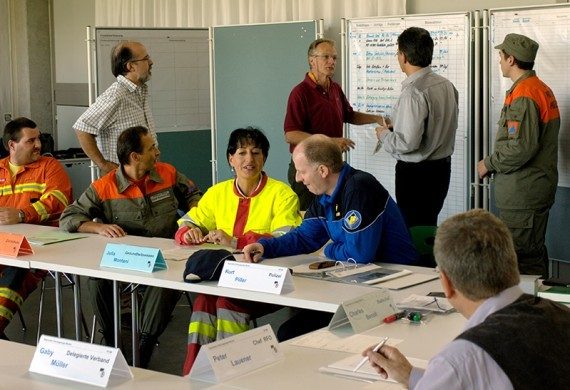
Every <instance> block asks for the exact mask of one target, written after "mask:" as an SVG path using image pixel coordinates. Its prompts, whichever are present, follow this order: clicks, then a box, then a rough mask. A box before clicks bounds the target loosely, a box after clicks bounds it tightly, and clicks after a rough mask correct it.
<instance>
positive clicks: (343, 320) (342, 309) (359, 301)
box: [329, 289, 395, 333]
mask: <svg viewBox="0 0 570 390" xmlns="http://www.w3.org/2000/svg"><path fill="white" fill-rule="evenodd" d="M394 311H395V310H394V305H393V304H392V300H391V299H390V292H389V291H388V290H387V289H378V290H377V291H373V292H371V293H368V294H365V295H362V296H360V297H358V298H354V299H351V300H349V301H345V302H342V304H341V305H340V306H339V308H338V309H337V311H336V313H335V314H334V316H333V318H332V319H331V322H330V324H329V329H330V330H332V329H336V328H339V327H341V326H344V325H347V324H350V326H351V327H352V329H353V330H354V332H355V333H360V332H364V331H365V330H368V329H371V328H373V327H375V326H378V325H380V323H381V322H382V320H383V319H384V318H385V317H387V316H389V315H390V314H394Z"/></svg>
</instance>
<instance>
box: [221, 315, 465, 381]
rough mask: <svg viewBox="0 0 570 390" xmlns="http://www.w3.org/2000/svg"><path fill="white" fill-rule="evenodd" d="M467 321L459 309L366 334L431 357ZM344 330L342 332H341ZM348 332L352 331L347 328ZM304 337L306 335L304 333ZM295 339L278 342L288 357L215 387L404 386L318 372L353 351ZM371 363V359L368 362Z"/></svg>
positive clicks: (415, 354)
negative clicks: (418, 322)
mask: <svg viewBox="0 0 570 390" xmlns="http://www.w3.org/2000/svg"><path fill="white" fill-rule="evenodd" d="M464 324H465V319H464V318H463V317H462V316H461V315H460V314H458V313H451V314H446V315H432V317H431V319H430V320H429V321H428V322H426V324H425V325H411V324H408V323H405V322H404V321H402V320H400V321H396V322H394V323H391V324H383V325H380V326H378V327H376V328H373V329H371V330H369V331H367V332H364V333H363V334H367V335H371V336H375V337H376V336H377V338H378V340H380V339H381V337H384V336H388V337H390V338H393V339H401V340H403V342H402V343H400V344H398V345H397V348H398V349H399V350H400V351H402V353H404V355H406V356H409V357H415V358H419V359H425V360H429V359H430V358H431V357H433V356H434V355H435V354H437V352H438V351H440V350H441V349H442V348H443V346H444V345H446V344H447V343H449V342H450V341H452V340H453V339H454V338H455V337H456V336H457V335H459V333H461V329H462V328H463V326H464ZM341 333H343V332H341ZM344 334H345V335H349V334H351V332H347V331H345V332H344ZM301 337H303V336H301ZM293 341H294V340H290V341H287V342H285V343H281V344H279V346H280V347H281V348H282V350H283V352H284V353H285V358H284V359H283V360H282V361H280V362H277V363H275V364H272V365H270V366H267V367H264V368H261V369H259V370H255V371H254V372H251V373H249V374H246V375H243V376H241V377H238V378H235V379H231V380H229V381H226V382H223V383H221V384H218V385H216V386H215V387H214V388H219V389H223V388H238V389H250V390H256V389H259V390H265V389H268V388H271V389H272V390H280V389H283V390H289V389H294V388H303V389H323V388H324V389H355V388H365V389H367V388H370V389H382V388H387V389H392V388H393V389H401V388H402V386H401V385H399V384H393V383H388V382H382V381H379V382H375V383H374V384H368V383H365V382H361V381H356V380H352V379H346V378H342V377H338V376H334V375H330V374H324V373H321V372H319V371H318V370H319V367H322V366H326V365H328V364H331V363H334V362H336V361H338V360H341V359H343V358H346V357H348V356H350V355H351V354H349V353H346V352H338V351H327V350H319V349H314V348H307V347H300V346H295V345H293V344H292V342H293ZM366 364H368V363H366Z"/></svg>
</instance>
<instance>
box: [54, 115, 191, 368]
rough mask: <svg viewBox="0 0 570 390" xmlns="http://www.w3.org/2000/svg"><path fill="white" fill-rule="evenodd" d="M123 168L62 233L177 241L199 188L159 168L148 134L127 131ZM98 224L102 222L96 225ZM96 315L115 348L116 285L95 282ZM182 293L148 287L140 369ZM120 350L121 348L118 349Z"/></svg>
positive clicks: (102, 182) (88, 194)
mask: <svg viewBox="0 0 570 390" xmlns="http://www.w3.org/2000/svg"><path fill="white" fill-rule="evenodd" d="M117 155H118V158H119V162H120V166H119V168H117V169H115V170H113V171H111V172H109V173H108V174H106V175H105V176H103V177H102V178H100V179H99V180H96V181H95V182H93V183H92V184H91V186H90V187H89V188H88V189H87V190H85V192H84V193H83V194H82V195H81V197H80V198H79V199H78V200H76V201H75V202H74V203H73V204H71V205H69V206H68V207H67V208H66V209H65V211H64V212H63V214H62V216H61V220H60V227H61V228H62V229H63V230H67V231H69V232H76V231H78V232H84V233H97V234H100V235H103V236H105V237H110V238H113V237H122V236H124V235H126V234H131V235H137V236H144V237H164V238H171V237H172V236H174V233H175V232H176V229H177V228H178V225H177V224H176V221H177V220H178V217H179V216H178V213H177V211H178V210H182V211H183V212H187V211H188V210H189V209H190V208H191V207H193V206H195V205H196V204H197V203H198V200H199V199H200V196H201V194H200V192H199V191H198V190H197V189H196V187H195V185H194V183H193V182H192V181H190V180H188V179H187V178H186V177H185V176H184V175H182V174H181V173H179V172H177V171H176V168H174V167H173V166H172V165H170V164H166V163H162V162H158V161H157V159H158V156H159V155H160V152H159V150H158V149H157V147H156V141H155V140H154V138H153V137H152V134H151V133H150V131H149V130H148V129H146V128H145V127H142V126H136V127H131V128H128V129H126V130H125V131H123V132H122V133H121V134H120V135H119V138H118V146H117ZM94 218H97V219H99V220H101V222H94V221H93V219H94ZM89 284H90V286H89V288H90V292H91V300H92V305H93V310H94V311H95V312H96V313H97V315H98V318H99V323H100V325H101V327H102V328H103V334H104V336H105V341H106V342H107V344H109V345H112V344H113V343H114V339H115V337H114V332H113V309H112V304H111V302H112V296H111V286H110V284H111V282H110V281H108V280H101V279H91V280H90V283H89ZM179 297H180V292H179V291H175V290H170V289H163V288H158V287H146V291H145V293H144V296H143V300H142V304H141V309H140V311H141V344H140V352H141V354H140V357H141V361H140V365H141V367H147V366H148V363H149V361H150V357H151V354H152V351H153V348H154V345H155V344H156V340H157V338H158V337H159V336H160V334H162V332H163V331H164V329H166V326H167V324H168V321H169V320H170V316H171V314H172V311H173V310H174V308H175V307H176V302H177V301H178V298H179ZM116 344H117V345H118V343H116Z"/></svg>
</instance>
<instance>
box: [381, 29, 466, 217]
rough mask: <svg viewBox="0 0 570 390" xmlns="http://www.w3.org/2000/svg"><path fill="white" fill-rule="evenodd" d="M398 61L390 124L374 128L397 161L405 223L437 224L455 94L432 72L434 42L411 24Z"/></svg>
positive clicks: (445, 185)
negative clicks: (396, 94) (401, 78)
mask: <svg viewBox="0 0 570 390" xmlns="http://www.w3.org/2000/svg"><path fill="white" fill-rule="evenodd" d="M397 42H398V52H397V56H398V62H399V64H400V68H401V69H402V71H403V72H404V73H405V74H406V76H407V78H406V79H405V80H404V81H403V82H402V94H401V95H400V98H399V99H398V102H397V103H396V105H395V106H394V110H393V113H392V125H393V126H388V124H386V123H384V124H383V125H381V126H379V127H377V128H376V134H377V136H378V139H379V140H380V141H381V142H382V143H383V146H384V149H385V150H386V151H387V152H388V153H390V154H391V155H392V156H393V157H394V158H395V159H396V160H398V162H397V163H396V200H397V202H398V206H400V210H401V211H402V214H403V215H404V218H405V220H406V224H407V225H408V227H412V226H436V225H437V216H438V214H439V212H440V211H441V209H442V207H443V202H444V201H445V197H446V196H447V190H448V189H449V181H450V177H451V154H452V153H453V148H454V144H455V131H456V130H457V117H458V113H459V109H458V93H457V90H456V89H455V87H454V86H453V84H452V83H451V82H450V81H449V80H447V79H446V78H444V77H442V76H440V75H437V74H435V73H433V72H432V70H431V68H430V64H431V61H432V56H433V40H432V38H431V36H430V35H429V32H428V31H427V30H425V29H423V28H420V27H410V28H408V29H406V30H404V32H402V34H400V36H399V37H398V41H397Z"/></svg>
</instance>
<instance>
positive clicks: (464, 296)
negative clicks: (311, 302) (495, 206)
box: [363, 210, 570, 389]
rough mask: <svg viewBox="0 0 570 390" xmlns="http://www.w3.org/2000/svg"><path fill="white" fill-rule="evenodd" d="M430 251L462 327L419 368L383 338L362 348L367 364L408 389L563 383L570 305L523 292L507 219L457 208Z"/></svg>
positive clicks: (569, 371) (569, 374)
mask: <svg viewBox="0 0 570 390" xmlns="http://www.w3.org/2000/svg"><path fill="white" fill-rule="evenodd" d="M434 254H435V260H436V262H437V265H438V267H439V271H440V278H441V284H442V286H443V291H444V292H445V295H446V297H447V298H448V299H449V301H450V303H451V304H452V305H453V306H454V307H455V308H456V309H457V311H458V312H459V313H461V314H462V315H463V316H465V317H466V318H467V319H468V321H467V323H466V324H465V328H464V331H463V333H461V334H460V335H459V336H458V337H457V338H456V339H455V340H453V341H452V342H451V343H449V344H448V345H447V346H446V347H445V348H444V349H443V350H442V351H441V352H440V353H438V354H437V355H436V356H435V357H433V358H432V359H431V360H430V362H429V364H428V366H427V369H426V370H425V371H423V370H420V369H418V368H416V367H412V365H411V364H410V363H409V362H408V360H407V359H406V358H405V357H404V355H402V353H401V352H400V351H398V350H397V349H396V348H393V347H389V346H384V347H382V348H381V349H380V351H379V352H378V353H376V352H372V350H371V349H367V350H366V351H364V352H363V355H364V356H368V358H369V360H370V363H371V364H372V366H373V367H374V368H375V369H376V370H377V371H378V372H379V373H380V374H381V375H383V376H384V377H388V378H391V379H394V380H396V381H398V382H400V383H402V384H404V385H407V386H409V388H410V389H426V388H430V389H431V388H433V389H490V388H492V389H513V388H515V389H563V388H566V389H567V388H568V383H570V382H569V378H570V364H568V346H570V309H569V308H567V307H566V306H563V305H561V304H558V303H555V302H552V301H549V300H547V299H542V298H538V297H534V296H531V295H527V294H524V293H523V292H522V290H521V289H520V288H519V286H518V284H519V279H520V278H519V272H518V268H517V256H516V253H515V250H514V246H513V241H512V238H511V234H510V233H509V230H508V228H507V226H506V225H505V224H504V223H503V222H501V221H500V220H499V219H498V218H497V217H495V216H493V215H492V214H490V213H488V212H487V211H484V210H471V211H468V212H466V213H462V214H458V215H455V216H453V217H451V218H449V219H448V220H447V221H445V222H444V223H443V224H442V225H441V227H440V228H439V229H438V231H437V235H436V238H435V246H434Z"/></svg>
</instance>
